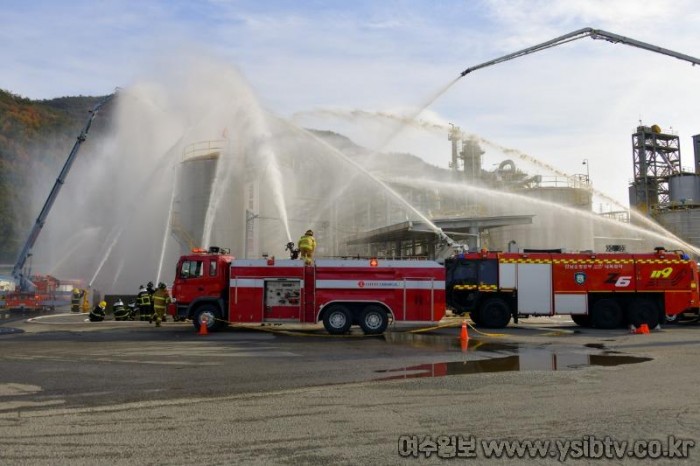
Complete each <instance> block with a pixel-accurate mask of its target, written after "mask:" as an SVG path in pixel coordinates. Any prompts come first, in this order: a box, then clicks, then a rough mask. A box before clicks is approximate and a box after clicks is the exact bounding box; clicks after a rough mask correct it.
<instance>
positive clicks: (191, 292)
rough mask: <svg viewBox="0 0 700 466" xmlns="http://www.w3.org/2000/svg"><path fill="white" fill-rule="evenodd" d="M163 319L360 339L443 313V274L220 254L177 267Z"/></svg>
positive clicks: (375, 264) (412, 263)
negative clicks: (291, 328) (292, 328)
mask: <svg viewBox="0 0 700 466" xmlns="http://www.w3.org/2000/svg"><path fill="white" fill-rule="evenodd" d="M172 295H173V298H174V299H173V301H174V305H173V306H171V313H172V314H174V315H175V316H176V317H178V318H189V319H192V321H193V322H194V326H195V328H197V329H199V327H200V325H202V324H204V323H206V325H207V328H208V329H212V330H213V329H215V328H217V327H220V326H222V325H224V324H226V323H229V322H230V323H268V322H279V323H282V322H283V323H291V322H294V323H313V324H315V323H317V322H321V321H322V322H323V325H324V327H325V328H326V330H327V331H328V332H329V333H331V334H343V333H346V332H348V330H349V329H350V327H351V326H352V325H359V326H360V327H361V328H362V330H363V331H364V332H365V333H366V334H379V333H382V332H384V330H385V329H386V328H387V325H388V324H389V322H390V321H393V322H395V323H399V322H402V323H406V324H409V323H420V324H427V323H435V322H438V321H439V320H440V319H442V317H443V316H444V314H445V269H444V267H443V266H442V265H440V264H438V263H437V262H434V261H428V260H382V259H343V260H330V259H318V260H316V261H315V262H314V263H313V264H312V265H305V264H304V262H303V261H300V260H291V259H283V260H276V259H274V258H269V259H238V260H237V259H234V258H233V257H232V256H231V255H229V251H228V250H226V249H222V248H216V247H213V248H210V249H209V250H208V251H205V250H193V253H192V254H190V255H187V256H182V257H181V258H180V260H179V261H178V265H177V271H176V276H175V282H174V284H173V289H172Z"/></svg>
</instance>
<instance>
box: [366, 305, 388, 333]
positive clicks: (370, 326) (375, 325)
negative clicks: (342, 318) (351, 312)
mask: <svg viewBox="0 0 700 466" xmlns="http://www.w3.org/2000/svg"><path fill="white" fill-rule="evenodd" d="M388 324H389V319H388V317H387V314H386V311H385V310H384V309H382V308H381V307H380V306H377V305H370V306H367V307H366V308H364V310H363V311H362V317H360V327H361V328H362V331H363V332H365V334H366V335H379V334H381V333H384V330H386V326H387V325H388Z"/></svg>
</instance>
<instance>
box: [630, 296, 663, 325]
mask: <svg viewBox="0 0 700 466" xmlns="http://www.w3.org/2000/svg"><path fill="white" fill-rule="evenodd" d="M627 321H628V322H629V323H630V324H632V325H634V326H635V327H639V326H640V325H642V324H647V325H648V326H649V328H654V327H656V326H657V325H658V324H659V309H658V308H657V307H656V304H654V302H653V301H650V300H648V299H636V300H634V301H632V303H631V304H630V306H629V307H628V308H627Z"/></svg>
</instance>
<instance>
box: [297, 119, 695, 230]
mask: <svg viewBox="0 0 700 466" xmlns="http://www.w3.org/2000/svg"><path fill="white" fill-rule="evenodd" d="M313 113H318V114H329V115H332V116H336V117H339V118H347V117H348V115H349V116H351V117H360V118H373V119H378V118H381V119H388V120H392V121H398V122H400V123H402V124H404V125H410V126H412V127H414V128H417V129H423V130H428V131H431V132H435V133H438V132H439V133H440V134H444V133H446V132H448V131H449V130H450V127H449V126H448V125H443V124H439V123H431V122H426V121H422V120H417V119H413V120H412V119H408V118H406V117H402V116H400V115H394V114H391V113H387V112H368V111H364V110H350V111H340V110H328V109H321V110H313V111H309V112H299V113H296V114H295V116H298V115H303V114H313ZM466 136H467V137H469V138H472V139H474V140H476V141H477V142H480V143H482V144H484V145H487V146H490V147H493V148H494V149H496V150H499V151H501V152H503V154H505V155H509V156H516V157H518V158H519V159H521V160H524V161H526V162H529V163H532V164H534V165H536V166H538V167H540V168H543V169H545V170H547V171H548V172H550V173H552V174H554V175H558V176H561V177H564V178H567V179H568V178H571V175H570V174H568V173H566V172H564V171H562V170H559V169H557V168H556V167H554V166H552V165H550V164H548V163H546V162H543V161H542V160H539V159H537V158H536V157H533V156H531V155H528V154H526V153H524V152H522V151H519V150H517V149H512V148H508V147H505V146H503V145H500V144H498V143H495V142H493V141H490V140H488V139H485V138H483V137H481V136H479V135H476V134H466ZM580 189H584V190H586V191H588V192H590V193H591V194H593V195H595V196H597V197H598V198H600V199H603V200H605V201H606V202H608V203H610V204H612V205H614V206H616V207H619V208H620V209H621V210H624V211H626V212H629V214H630V217H631V218H634V219H635V220H637V221H639V222H640V223H642V224H644V225H645V226H647V227H649V228H651V229H653V230H655V231H657V232H659V233H661V234H665V235H668V236H670V237H671V238H672V239H673V240H674V241H676V242H678V243H679V244H680V243H684V244H688V243H685V241H683V240H682V239H681V238H679V237H678V236H676V235H675V234H673V233H672V232H670V231H668V230H667V229H666V228H664V227H663V226H662V225H660V224H658V223H657V222H655V221H654V220H653V219H651V218H649V217H647V216H646V215H644V214H642V213H640V212H638V211H636V210H635V209H630V208H629V207H627V206H624V205H622V204H621V203H620V202H619V201H617V200H615V199H613V198H612V197H610V196H608V195H607V194H605V193H603V192H602V191H599V190H597V189H595V188H593V187H592V186H591V185H582V186H581V187H580Z"/></svg>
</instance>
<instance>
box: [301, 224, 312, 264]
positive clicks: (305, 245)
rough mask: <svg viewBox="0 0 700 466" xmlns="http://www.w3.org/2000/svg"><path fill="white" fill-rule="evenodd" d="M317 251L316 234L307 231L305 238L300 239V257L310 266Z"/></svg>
mask: <svg viewBox="0 0 700 466" xmlns="http://www.w3.org/2000/svg"><path fill="white" fill-rule="evenodd" d="M315 250H316V238H314V232H313V231H311V230H306V233H304V236H302V237H301V238H299V255H300V256H301V259H302V260H303V261H304V263H305V264H306V265H310V264H311V262H313V259H314V251H315Z"/></svg>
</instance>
